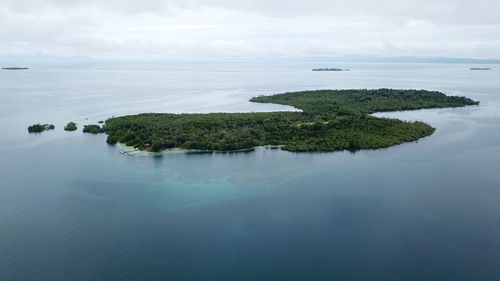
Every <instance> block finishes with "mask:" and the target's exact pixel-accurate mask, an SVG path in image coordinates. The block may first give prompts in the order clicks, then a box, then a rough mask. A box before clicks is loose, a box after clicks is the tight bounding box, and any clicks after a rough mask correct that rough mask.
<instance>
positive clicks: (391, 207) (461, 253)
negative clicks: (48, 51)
mask: <svg viewBox="0 0 500 281" xmlns="http://www.w3.org/2000/svg"><path fill="white" fill-rule="evenodd" d="M313 67H342V68H350V69H351V71H350V72H339V73H313V72H311V71H310V69H311V68H313ZM469 67H471V66H469V65H459V64H451V65H446V64H407V65H405V64H347V65H331V64H321V63H297V62H294V63H291V62H290V63H241V62H239V63H235V62H233V63H228V62H226V63H203V64H193V63H175V64H174V63H163V64H144V63H141V64H138V63H135V64H132V63H130V64H117V63H114V64H103V63H101V64H82V63H79V64H60V65H55V64H53V65H48V64H47V65H42V64H40V65H33V66H31V69H30V70H29V71H26V72H8V71H5V72H0V126H2V128H4V130H3V133H2V134H1V135H0V155H1V157H0V279H1V280H217V281H219V280H243V281H245V280H248V281H253V280H499V279H500V239H498V237H500V175H499V172H498V171H500V162H499V161H498V159H499V157H500V130H499V129H500V114H499V113H500V84H499V81H500V79H499V78H500V71H498V70H495V69H493V70H492V71H484V72H471V71H469V70H468V69H469ZM378 87H394V88H424V89H430V90H441V91H444V92H445V93H448V94H458V95H466V96H468V97H471V98H473V99H477V100H480V101H481V102H482V103H481V105H480V106H474V107H467V108H459V109H443V110H422V111H411V112H396V113H382V114H378V115H381V116H390V117H397V118H402V119H406V120H422V121H425V122H428V123H430V124H431V125H433V126H434V127H436V128H437V129H438V130H437V132H436V133H435V134H434V135H433V136H431V137H428V138H425V139H422V140H420V141H418V142H415V143H409V144H404V145H400V146H396V147H392V148H389V149H381V150H370V151H359V152H356V153H351V152H336V153H290V152H284V151H281V150H279V149H264V148H260V149H257V150H255V151H251V152H241V153H204V154H168V155H164V156H162V157H130V156H125V155H122V154H120V153H119V152H118V151H119V148H117V147H114V146H108V145H107V144H106V143H105V136H92V135H84V134H82V133H81V132H75V133H68V132H64V131H63V130H62V126H63V125H64V124H65V123H66V122H68V121H75V122H77V123H79V124H80V125H82V124H84V123H86V122H88V123H95V122H97V121H98V120H102V119H105V118H106V117H110V116H113V115H115V116H117V115H122V114H129V113H139V112H220V111H225V112H231V111H267V110H290V109H291V108H288V107H281V106H277V105H264V104H251V103H248V102H247V100H248V98H250V97H252V96H254V95H258V94H270V93H275V92H283V91H292V90H302V89H317V88H378ZM86 118H87V119H86ZM35 122H44V123H45V122H51V123H54V124H55V125H56V127H57V128H56V130H55V131H50V132H45V133H43V134H40V135H29V134H27V132H26V126H27V125H29V124H31V123H35Z"/></svg>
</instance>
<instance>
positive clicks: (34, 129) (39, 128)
mask: <svg viewBox="0 0 500 281" xmlns="http://www.w3.org/2000/svg"><path fill="white" fill-rule="evenodd" d="M55 128H56V127H55V126H54V125H52V124H34V125H31V126H29V127H28V132H29V133H41V132H43V131H46V130H54V129H55Z"/></svg>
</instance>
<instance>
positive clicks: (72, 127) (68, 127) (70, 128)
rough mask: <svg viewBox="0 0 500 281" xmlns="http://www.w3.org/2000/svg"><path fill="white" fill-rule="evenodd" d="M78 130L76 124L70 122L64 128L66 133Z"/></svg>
mask: <svg viewBox="0 0 500 281" xmlns="http://www.w3.org/2000/svg"><path fill="white" fill-rule="evenodd" d="M77 129H78V128H77V127H76V123H75V122H69V123H68V124H67V125H66V127H64V130H65V131H76V130H77Z"/></svg>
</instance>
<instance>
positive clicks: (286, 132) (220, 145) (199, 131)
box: [95, 89, 478, 151]
mask: <svg viewBox="0 0 500 281" xmlns="http://www.w3.org/2000/svg"><path fill="white" fill-rule="evenodd" d="M250 101H252V102H258V103H276V104H282V105H290V106H294V107H296V108H298V109H300V110H302V112H263V113H209V114H169V113H145V114H138V115H129V116H123V117H114V118H110V119H108V120H106V122H105V125H104V126H103V128H102V131H103V132H105V133H107V134H108V138H107V142H108V143H110V144H115V143H117V142H120V143H124V144H126V145H128V146H133V147H135V148H138V149H141V150H149V151H160V150H163V149H169V148H182V149H192V150H211V151H213V150H215V151H230V150H241V149H251V148H254V147H256V146H262V145H280V146H281V148H282V149H284V150H289V151H334V150H343V149H347V150H358V149H372V148H383V147H388V146H392V145H396V144H400V143H403V142H410V141H415V140H418V139H419V138H422V137H425V136H429V135H431V134H433V133H434V131H435V129H434V128H432V127H431V126H430V125H428V124H425V123H422V122H406V121H401V120H397V119H389V118H378V117H373V116H371V115H369V114H371V113H374V112H379V111H398V110H413V109H423V108H445V107H462V106H467V105H477V104H478V102H476V101H473V100H471V99H468V98H465V97H457V96H446V95H445V94H443V93H441V92H436V91H425V90H394V89H377V90H319V91H303V92H291V93H284V94H277V95H272V96H259V97H254V98H252V99H251V100H250ZM95 129H97V128H95ZM96 131H97V130H96Z"/></svg>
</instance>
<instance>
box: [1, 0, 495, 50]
mask: <svg viewBox="0 0 500 281" xmlns="http://www.w3.org/2000/svg"><path fill="white" fill-rule="evenodd" d="M0 18H1V19H2V25H0V54H33V53H42V54H47V55H66V56H73V55H77V56H96V57H150V56H153V57H160V58H163V57H164V58H171V57H199V56H203V57H205V56H343V55H382V56H400V55H404V56H408V55H410V56H457V57H478V58H486V57H500V2H499V1H490V0H477V1H475V2H473V3H471V2H470V1H463V0H435V1H417V0H407V1H396V0H381V1H380V0H379V1H369V0H351V1H328V0H308V1H297V0H288V1H284V0H266V1H264V0H251V1H245V0H241V1H234V0H233V1H230V0H205V1H201V0H184V1H181V0H170V1H160V0H141V1H136V0H121V1H118V0H108V1H97V0H87V1H84V0H73V1H71V0H38V1H27V0H2V2H1V3H0Z"/></svg>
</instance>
